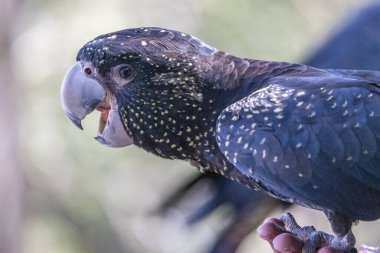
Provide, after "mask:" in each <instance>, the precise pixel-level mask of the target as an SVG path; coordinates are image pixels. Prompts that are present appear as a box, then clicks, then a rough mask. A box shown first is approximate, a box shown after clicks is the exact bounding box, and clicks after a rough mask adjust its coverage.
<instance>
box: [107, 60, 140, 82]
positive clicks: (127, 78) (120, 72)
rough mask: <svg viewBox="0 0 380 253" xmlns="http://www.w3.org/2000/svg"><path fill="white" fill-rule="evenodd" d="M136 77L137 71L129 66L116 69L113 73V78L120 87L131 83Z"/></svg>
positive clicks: (119, 66)
mask: <svg viewBox="0 0 380 253" xmlns="http://www.w3.org/2000/svg"><path fill="white" fill-rule="evenodd" d="M135 75H136V71H135V70H134V69H133V68H132V66H130V65H128V64H122V65H118V66H116V67H114V68H113V69H112V71H111V78H112V80H114V81H115V82H116V83H117V84H119V85H125V84H127V83H130V82H131V81H132V80H133V79H134V77H135Z"/></svg>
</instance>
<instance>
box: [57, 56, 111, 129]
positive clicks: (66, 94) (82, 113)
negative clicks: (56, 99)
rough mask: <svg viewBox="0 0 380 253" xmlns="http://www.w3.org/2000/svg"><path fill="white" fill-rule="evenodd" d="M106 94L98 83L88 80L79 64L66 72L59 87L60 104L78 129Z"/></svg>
mask: <svg viewBox="0 0 380 253" xmlns="http://www.w3.org/2000/svg"><path fill="white" fill-rule="evenodd" d="M105 96H106V93H105V92H104V89H103V88H102V86H100V84H99V83H98V82H96V81H95V80H93V79H91V78H88V77H87V76H86V75H85V74H84V73H83V72H82V67H81V65H80V64H79V63H76V64H75V65H74V66H72V67H71V68H70V69H69V71H67V73H66V75H65V77H64V79H63V83H62V87H61V103H62V106H63V110H64V111H65V113H66V115H67V116H68V117H69V118H70V120H71V121H72V122H73V123H74V124H75V125H76V126H77V127H79V128H80V129H83V127H82V124H81V121H82V119H84V118H85V117H86V115H87V114H89V113H91V112H92V111H93V110H95V108H96V106H97V105H98V104H99V103H100V102H101V101H103V99H104V98H105Z"/></svg>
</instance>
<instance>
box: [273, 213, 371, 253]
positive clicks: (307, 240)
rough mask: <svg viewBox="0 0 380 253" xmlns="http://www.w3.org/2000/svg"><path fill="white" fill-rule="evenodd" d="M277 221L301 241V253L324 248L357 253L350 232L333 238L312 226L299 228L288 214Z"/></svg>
mask: <svg viewBox="0 0 380 253" xmlns="http://www.w3.org/2000/svg"><path fill="white" fill-rule="evenodd" d="M278 219H279V220H281V221H282V222H283V223H284V225H285V228H286V230H287V231H289V232H290V233H292V234H294V235H296V236H297V237H298V238H300V239H301V240H303V242H304V247H303V249H302V252H303V253H315V252H317V250H318V249H319V248H321V247H324V246H329V247H331V248H335V249H337V250H341V251H344V252H348V253H355V252H357V250H356V249H355V248H354V245H355V237H354V235H353V234H352V232H351V231H349V232H348V233H347V234H346V235H344V236H333V235H330V234H327V233H325V232H323V231H318V230H316V229H315V228H314V227H313V226H306V227H300V226H299V225H298V224H297V222H296V220H295V219H294V217H293V215H291V214H290V213H285V214H282V215H281V216H280V217H278ZM376 253H377V252H376Z"/></svg>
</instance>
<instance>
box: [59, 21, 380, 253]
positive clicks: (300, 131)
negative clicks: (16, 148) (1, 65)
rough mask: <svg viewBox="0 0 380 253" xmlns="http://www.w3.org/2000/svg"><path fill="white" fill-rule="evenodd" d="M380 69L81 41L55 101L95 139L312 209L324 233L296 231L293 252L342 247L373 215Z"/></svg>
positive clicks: (148, 34) (143, 31) (186, 41)
mask: <svg viewBox="0 0 380 253" xmlns="http://www.w3.org/2000/svg"><path fill="white" fill-rule="evenodd" d="M379 93H380V72H375V71H361V70H337V69H317V68H313V67H310V66H306V65H302V64H292V63H286V62H273V61H261V60H254V59H247V58H239V57H236V56H233V55H230V54H228V53H225V52H223V51H219V50H217V49H215V48H213V47H211V46H209V45H207V44H205V43H204V42H202V41H201V40H199V39H197V38H195V37H193V36H191V35H187V34H185V33H181V32H177V31H172V30H168V29H161V28H137V29H127V30H123V31H118V32H114V33H109V34H106V35H102V36H99V37H97V38H95V39H94V40H92V41H90V42H88V43H87V44H85V45H84V46H83V47H82V48H81V49H80V51H79V53H78V55H77V63H76V64H75V65H74V66H73V67H72V68H71V69H70V70H69V71H68V73H67V74H66V76H65V78H64V81H63V85H62V90H61V99H62V104H63V108H64V111H65V112H66V114H67V115H68V117H69V118H70V119H71V120H72V121H73V123H74V124H75V125H77V126H78V127H80V128H81V120H82V119H83V118H84V117H85V116H86V115H87V114H89V113H91V112H92V111H93V110H95V109H97V110H99V111H101V119H100V124H99V133H98V136H97V137H96V139H97V140H98V141H99V142H100V143H102V144H104V145H107V146H111V147H122V146H127V145H130V144H135V145H137V146H138V147H141V148H143V149H145V150H147V151H149V152H151V153H153V154H156V155H158V156H161V157H164V158H169V159H181V160H185V161H189V162H190V163H191V164H192V165H194V166H196V167H197V168H198V169H200V170H201V171H210V172H215V173H218V174H221V175H223V176H225V177H228V178H230V179H232V180H235V181H238V182H240V183H242V184H244V185H246V186H248V187H251V188H253V189H257V190H261V191H263V192H265V193H267V194H269V195H271V196H273V197H276V198H279V199H282V200H285V201H288V202H291V203H295V204H299V205H302V206H306V207H310V208H314V209H318V210H322V211H323V212H325V214H326V215H327V217H328V219H329V221H330V223H331V226H332V229H333V231H334V233H335V236H330V235H328V234H325V233H323V232H320V231H315V230H314V229H313V228H311V227H305V228H304V229H300V228H299V227H298V226H297V225H296V224H295V223H294V220H293V219H292V217H291V216H290V215H284V216H282V219H283V220H284V222H285V223H286V224H287V227H288V228H289V230H291V231H292V232H294V233H297V234H299V235H300V236H303V237H304V238H305V248H304V250H305V252H314V251H315V250H316V248H318V247H320V246H322V245H326V244H328V245H331V246H332V247H335V248H337V249H343V250H347V251H349V250H351V249H353V247H354V244H355V239H354V236H353V234H352V232H351V225H352V222H354V221H356V220H367V221H369V220H375V219H377V218H379V217H380V169H378V167H379V166H380V94H379Z"/></svg>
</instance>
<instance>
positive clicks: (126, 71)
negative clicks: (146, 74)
mask: <svg viewBox="0 0 380 253" xmlns="http://www.w3.org/2000/svg"><path fill="white" fill-rule="evenodd" d="M119 75H120V77H121V78H124V79H127V78H129V77H130V76H131V75H132V69H131V67H130V66H123V67H121V68H120V69H119Z"/></svg>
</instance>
